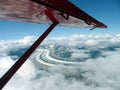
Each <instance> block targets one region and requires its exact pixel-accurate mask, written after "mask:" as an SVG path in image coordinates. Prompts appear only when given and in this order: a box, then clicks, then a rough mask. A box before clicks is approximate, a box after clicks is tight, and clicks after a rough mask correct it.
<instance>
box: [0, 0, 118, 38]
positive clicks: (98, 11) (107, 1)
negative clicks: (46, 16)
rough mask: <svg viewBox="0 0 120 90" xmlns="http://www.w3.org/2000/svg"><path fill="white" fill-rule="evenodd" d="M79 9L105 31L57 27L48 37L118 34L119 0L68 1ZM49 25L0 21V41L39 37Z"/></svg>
mask: <svg viewBox="0 0 120 90" xmlns="http://www.w3.org/2000/svg"><path fill="white" fill-rule="evenodd" d="M70 1H71V2H73V3H74V4H75V5H77V6H78V7H79V8H80V9H82V10H84V11H85V12H86V13H88V14H89V15H91V16H92V17H94V18H96V19H97V20H99V21H101V22H103V23H104V24H106V25H107V26H108V28H107V29H95V30H93V31H91V30H89V29H88V28H75V27H64V26H57V27H56V28H55V29H54V31H53V32H52V33H51V34H50V35H49V37H60V36H71V35H73V34H118V33H120V31H119V30H120V0H70ZM48 27H49V25H47V24H33V23H27V22H15V21H6V20H0V40H7V39H18V38H22V37H24V36H37V37H38V36H39V35H41V34H42V33H43V32H44V31H45V30H46V29H47V28H48Z"/></svg>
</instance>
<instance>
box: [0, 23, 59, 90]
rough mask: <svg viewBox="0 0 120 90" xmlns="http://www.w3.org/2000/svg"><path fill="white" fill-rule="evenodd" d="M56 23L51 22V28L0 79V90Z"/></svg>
mask: <svg viewBox="0 0 120 90" xmlns="http://www.w3.org/2000/svg"><path fill="white" fill-rule="evenodd" d="M57 24H58V22H53V24H51V26H50V27H49V28H48V29H47V30H46V31H45V32H44V33H43V34H42V35H41V36H40V37H39V38H38V40H36V41H35V42H34V44H33V45H32V46H31V47H30V48H29V49H28V50H27V51H26V52H25V53H24V54H23V56H21V57H20V59H19V60H18V61H17V62H16V63H15V64H14V65H13V66H12V67H11V68H10V69H9V70H8V71H7V72H6V73H5V74H4V75H3V76H2V77H1V78H0V90H2V88H3V87H4V86H5V85H6V84H7V82H8V81H9V80H10V79H11V78H12V76H13V75H14V74H15V73H16V72H17V71H18V69H19V68H20V67H21V66H22V65H23V64H24V62H25V61H26V60H27V59H28V58H29V57H30V55H31V54H32V53H33V51H35V49H36V48H37V47H38V46H39V45H40V44H41V43H42V41H43V40H44V39H45V38H46V37H47V35H48V34H49V33H50V32H51V31H52V30H53V29H54V27H55V26H56V25H57Z"/></svg>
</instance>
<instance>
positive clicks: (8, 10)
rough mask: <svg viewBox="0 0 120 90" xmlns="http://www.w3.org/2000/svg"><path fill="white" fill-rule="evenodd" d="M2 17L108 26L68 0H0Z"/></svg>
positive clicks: (29, 20) (79, 25)
mask: <svg viewBox="0 0 120 90" xmlns="http://www.w3.org/2000/svg"><path fill="white" fill-rule="evenodd" d="M0 19H5V20H16V21H25V22H32V23H49V24H51V23H52V22H53V21H58V22H59V25H65V26H75V27H91V28H94V27H100V28H107V26H106V25H104V24H103V23H101V22H99V21H97V20H96V19H94V18H92V17H91V16H89V15H88V14H87V13H85V12H84V11H82V10H81V9H79V8H77V7H76V6H75V5H73V4H72V3H71V2H69V1H68V0H58V1H57V0H0Z"/></svg>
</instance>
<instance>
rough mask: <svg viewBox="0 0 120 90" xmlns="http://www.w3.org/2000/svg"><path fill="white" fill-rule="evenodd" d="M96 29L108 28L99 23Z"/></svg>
mask: <svg viewBox="0 0 120 90" xmlns="http://www.w3.org/2000/svg"><path fill="white" fill-rule="evenodd" d="M98 27H99V28H108V26H107V25H105V24H103V23H101V22H100V23H99V24H98Z"/></svg>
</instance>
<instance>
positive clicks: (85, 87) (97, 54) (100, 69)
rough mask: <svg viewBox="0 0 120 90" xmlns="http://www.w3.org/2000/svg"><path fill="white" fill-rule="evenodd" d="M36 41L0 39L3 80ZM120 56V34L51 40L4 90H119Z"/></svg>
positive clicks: (31, 38) (0, 65)
mask: <svg viewBox="0 0 120 90" xmlns="http://www.w3.org/2000/svg"><path fill="white" fill-rule="evenodd" d="M34 40H35V37H31V36H26V37H24V38H23V39H19V40H7V41H4V40H0V47H1V48H0V52H1V53H0V77H2V75H3V74H4V73H5V72H6V71H7V70H8V69H9V68H10V67H11V66H12V65H13V64H14V63H15V61H16V60H17V59H18V58H19V56H20V55H22V53H24V52H25V50H27V48H28V47H29V46H30V45H31V44H32V43H33V41H34ZM66 42H67V43H66ZM65 52H66V53H65ZM68 53H69V54H68ZM18 54H19V55H18ZM50 54H51V55H50ZM66 54H67V55H66ZM119 54H120V34H117V35H109V34H106V35H73V36H71V37H60V38H50V39H47V40H46V41H45V42H44V43H42V45H41V46H40V47H39V48H38V49H37V50H36V51H35V52H34V54H33V55H32V56H31V57H30V58H29V59H28V60H27V62H26V63H25V64H24V65H23V66H22V68H21V69H20V70H19V71H18V72H17V73H16V74H15V75H14V77H13V78H12V79H11V80H10V82H9V83H8V84H7V85H6V86H5V87H4V89H3V90H16V89H17V90H50V89H52V90H80V89H81V90H119V89H120V86H119V84H120V78H119V76H120V70H119V68H120V60H119V56H120V55H119ZM63 57H64V58H63ZM66 57H67V58H66ZM81 60H83V61H82V62H81ZM39 62H40V63H42V64H39ZM42 67H47V68H42ZM68 74H69V75H68Z"/></svg>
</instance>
